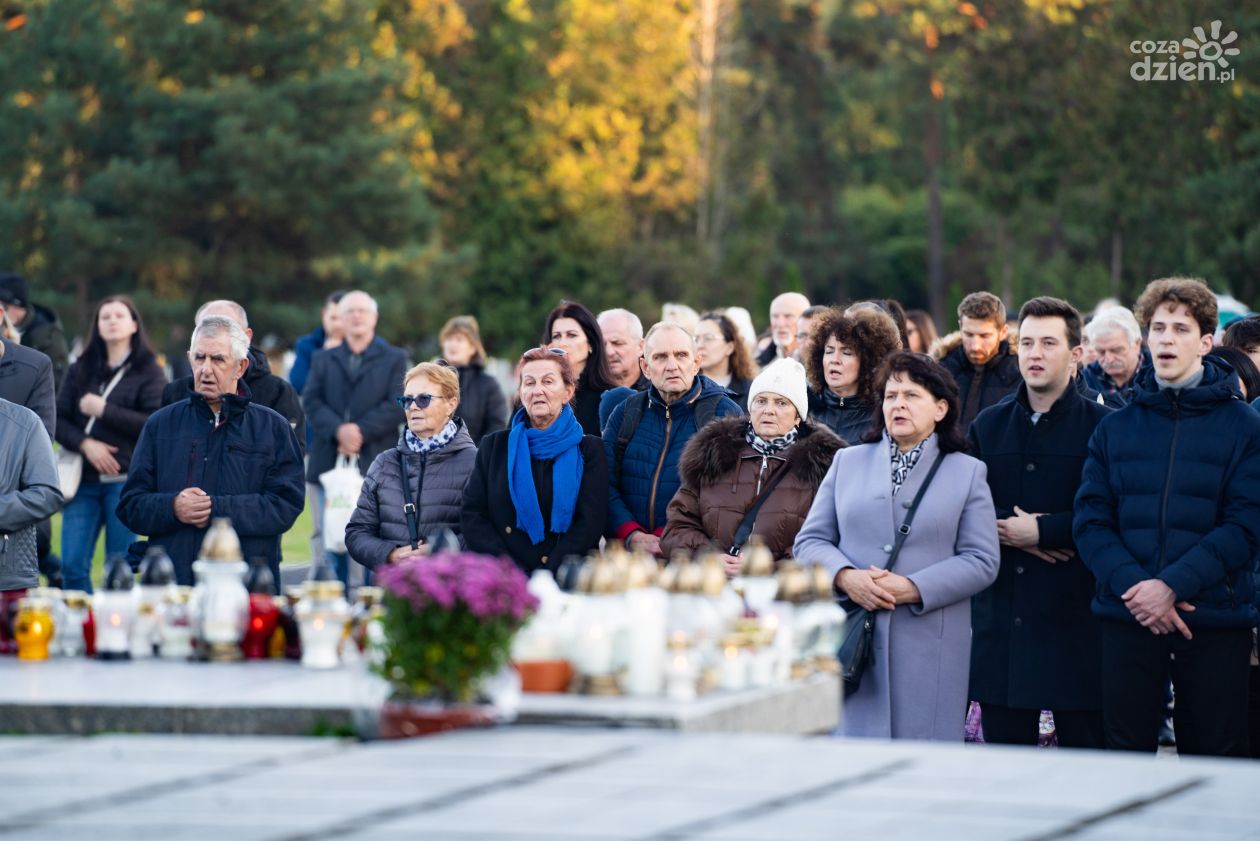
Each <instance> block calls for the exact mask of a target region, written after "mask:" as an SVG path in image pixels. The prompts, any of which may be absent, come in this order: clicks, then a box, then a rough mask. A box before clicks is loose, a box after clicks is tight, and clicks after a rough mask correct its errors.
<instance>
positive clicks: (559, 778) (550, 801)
mask: <svg viewBox="0 0 1260 841" xmlns="http://www.w3.org/2000/svg"><path fill="white" fill-rule="evenodd" d="M0 757H3V761H2V762H0V839H14V840H15V841H17V840H18V839H29V840H30V841H64V840H65V839H75V840H76V841H78V839H91V841H144V839H162V841H209V839H214V840H215V841H219V839H231V841H319V840H320V839H362V840H363V841H404V839H406V841H411V839H417V838H423V839H426V841H471V840H472V839H477V841H544V839H546V841H576V840H577V839H599V840H600V841H621V840H622V839H624V840H625V841H687V840H688V839H697V841H699V839H705V841H772V840H775V839H777V840H778V841H813V839H818V840H819V841H823V839H826V841H831V839H836V838H868V839H872V841H898V839H913V840H914V841H924V840H925V839H932V840H934V839H955V838H957V839H967V841H989V839H992V841H1005V839H1012V841H1014V839H1021V841H1024V840H1027V841H1032V839H1044V841H1050V839H1060V838H1071V839H1074V840H1075V839H1082V840H1086V839H1087V840H1090V841H1191V839H1193V841H1224V839H1260V796H1257V793H1258V792H1260V765H1258V764H1255V763H1252V762H1249V761H1239V760H1235V761H1226V760H1195V759H1180V760H1177V759H1162V758H1154V757H1140V756H1125V755H1119V754H1104V753H1088V752H1073V751H1046V750H1035V749H1019V748H997V747H987V746H984V747H982V746H963V745H957V746H953V745H950V746H941V745H925V744H915V743H874V742H855V741H845V740H837V739H825V738H813V739H806V738H797V737H784V736H754V735H712V734H678V733H665V732H659V731H644V730H578V729H572V728H566V729H556V728H533V727H516V728H503V729H496V730H487V731H466V732H463V733H456V734H448V735H443V736H437V737H432V738H428V739H419V740H413V741H409V742H372V743H361V742H350V741H337V740H321V739H296V738H261V737H255V738H248V739H239V738H237V739H233V738H224V737H190V736H183V737H179V736H119V735H112V736H97V737H92V738H86V739H85V738H77V737H3V738H0Z"/></svg>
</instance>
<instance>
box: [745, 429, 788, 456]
mask: <svg viewBox="0 0 1260 841" xmlns="http://www.w3.org/2000/svg"><path fill="white" fill-rule="evenodd" d="M799 431H800V427H799V426H794V427H792V428H791V429H789V430H788V431H787V432H786V433H785V434H783V435H780V436H778V437H776V438H771V439H769V440H767V439H765V438H762V437H761V436H760V435H758V434H757V433H755V432H753V428H752V424H751V423H750V424H748V426H747V427H746V428H745V430H744V440H745V441H747V442H748V444H749V446H751V447H752V448H753V449H754V450H756V451H757V455H760V456H772V455H774V454H775V453H777V452H779V451H780V450H785V449H787V448H788V447H790V446H791V445H792V442H794V441H795V440H796V435H797V433H798V432H799Z"/></svg>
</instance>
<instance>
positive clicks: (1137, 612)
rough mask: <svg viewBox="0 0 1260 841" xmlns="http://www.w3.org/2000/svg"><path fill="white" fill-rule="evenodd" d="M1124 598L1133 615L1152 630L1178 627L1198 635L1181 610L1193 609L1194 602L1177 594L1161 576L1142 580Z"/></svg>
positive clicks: (1167, 630)
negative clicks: (1180, 598)
mask: <svg viewBox="0 0 1260 841" xmlns="http://www.w3.org/2000/svg"><path fill="white" fill-rule="evenodd" d="M1120 598H1122V599H1124V606H1125V607H1127V608H1128V609H1129V613H1132V614H1133V618H1134V619H1136V620H1137V621H1138V623H1139V624H1141V626H1142V627H1143V628H1146V629H1147V630H1149V631H1150V632H1151V633H1152V634H1170V633H1172V632H1173V631H1177V632H1179V633H1180V634H1181V635H1182V636H1183V637H1185V638H1186V639H1194V635H1193V634H1191V633H1190V628H1189V627H1188V626H1187V625H1186V623H1185V620H1184V619H1182V618H1181V615H1180V614H1179V613H1177V611H1179V610H1183V611H1185V612H1187V613H1190V612H1192V611H1193V610H1194V605H1192V604H1190V603H1189V602H1179V601H1177V594H1176V593H1174V592H1173V590H1172V588H1171V587H1169V586H1168V585H1167V584H1165V583H1164V582H1163V581H1160V580H1159V579H1158V578H1148V579H1146V580H1145V581H1139V582H1138V583H1136V584H1134V585H1133V586H1132V587H1130V588H1129V589H1127V590H1125V591H1124V595H1122V596H1121V597H1120Z"/></svg>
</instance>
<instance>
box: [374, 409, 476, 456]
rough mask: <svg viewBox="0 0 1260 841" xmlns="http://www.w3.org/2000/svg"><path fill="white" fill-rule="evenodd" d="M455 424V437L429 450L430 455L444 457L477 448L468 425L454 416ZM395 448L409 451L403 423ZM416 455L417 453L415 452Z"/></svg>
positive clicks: (403, 451)
mask: <svg viewBox="0 0 1260 841" xmlns="http://www.w3.org/2000/svg"><path fill="white" fill-rule="evenodd" d="M455 424H456V425H457V426H458V427H459V429H458V430H457V431H456V432H455V437H454V438H452V439H451V440H450V441H448V442H446V446H445V447H441V448H440V449H437V450H433V451H432V452H431V455H432V456H434V457H435V458H437V457H439V456H440V457H442V458H445V457H447V456H450V455H454V454H455V453H458V452H459V451H460V450H469V449H472V450H475V449H477V445H476V444H474V443H473V439H472V436H471V435H469V434H468V425H467V424H466V423H464V419H463V418H455ZM395 449H396V450H398V451H399V452H400V453H408V454H410V453H411V448H410V447H408V446H407V427H406V426H405V425H404V426H403V431H402V432H400V433H398V444H397V445H396V446H395ZM386 452H388V451H386ZM417 455H419V454H418V453H417Z"/></svg>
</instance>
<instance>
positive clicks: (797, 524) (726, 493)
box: [661, 359, 844, 575]
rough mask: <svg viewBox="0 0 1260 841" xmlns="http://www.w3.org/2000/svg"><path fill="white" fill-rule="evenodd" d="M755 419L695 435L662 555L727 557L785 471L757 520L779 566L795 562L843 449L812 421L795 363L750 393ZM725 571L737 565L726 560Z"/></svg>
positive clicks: (770, 371) (769, 371) (776, 368)
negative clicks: (768, 487) (803, 531)
mask: <svg viewBox="0 0 1260 841" xmlns="http://www.w3.org/2000/svg"><path fill="white" fill-rule="evenodd" d="M748 408H749V417H747V418H745V417H730V418H720V419H718V420H715V421H713V422H712V423H710V424H709V425H708V426H706V427H705V428H704V429H702V430H700V431H699V432H698V433H696V435H695V437H693V438H692V439H691V441H690V442H689V443H688V444H687V449H686V450H684V451H683V456H682V460H681V461H680V462H679V474H680V477H681V479H682V487H681V488H680V489H679V491H678V493H676V494H675V495H674V498H673V500H671V501H670V503H669V510H668V522H667V524H666V526H665V532H664V534H662V535H661V551H662V552H663V553H664V554H665V555H666V556H667V557H668V556H669V555H670V554H671V553H673V552H674V551H676V550H679V549H682V550H684V551H687V552H697V551H701V550H706V549H714V548H716V549H717V550H718V551H720V552H722V553H728V550H729V549H730V548H731V545H732V542H733V541H734V538H735V532H736V531H737V530H738V529H739V525H740V523H741V522H742V521H743V519H744V515H745V513H747V511H748V510H749V509H750V508H752V506H753V504H754V503H755V502H756V500H757V498H758V496H759V495H760V494H761V491H762V488H763V487H764V486H765V484H766V483H767V482H769V481H770V480H771V479H772V477H774V476H775V475H776V474H777V473H779V472H780V471H784V470H786V471H787V473H786V474H785V475H784V477H783V479H782V480H781V481H780V482H779V484H778V485H777V486H776V487H775V488H774V490H773V491H772V492H771V493H770V496H769V497H768V498H767V499H766V501H765V503H764V504H763V505H762V507H761V510H760V511H759V512H758V514H757V519H756V523H755V524H754V526H753V530H752V533H753V534H755V535H760V536H761V538H762V539H763V540H764V541H765V543H766V545H767V546H768V547H769V549H770V551H771V552H772V553H773V554H774V557H775V559H776V560H779V559H782V558H786V557H790V556H791V554H792V543H793V541H795V539H796V533H797V532H798V531H800V528H801V525H802V524H803V523H804V522H805V516H806V515H807V514H808V513H809V508H810V504H811V503H812V502H813V500H814V495H815V494H816V493H817V492H818V486H819V485H820V484H822V480H823V477H824V476H826V475H827V469H828V468H829V467H830V466H831V461H832V458H833V457H834V456H835V454H836V451H837V450H838V449H840V448H841V447H842V446H844V444H843V443H842V442H841V440H840V439H839V438H838V437H836V435H835V433H833V432H832V431H831V430H830V429H827V428H826V427H824V426H815V425H814V424H811V423H809V421H808V420H807V419H806V418H807V417H808V415H809V399H808V394H807V390H806V386H805V370H804V368H802V367H801V365H800V363H799V362H796V361H795V360H793V359H781V360H778V361H776V362H774V363H773V364H772V365H770V366H769V367H767V368H766V370H765V371H763V372H762V373H761V374H760V375H759V376H758V377H757V379H756V380H754V381H753V384H752V388H751V389H750V390H749V395H748ZM725 561H726V566H727V573H728V574H731V575H734V574H736V573H737V572H738V571H739V563H740V562H739V559H738V558H737V557H734V556H732V555H730V554H726V557H725Z"/></svg>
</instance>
